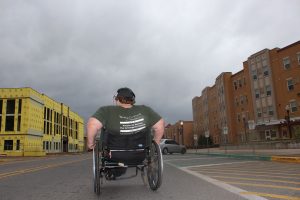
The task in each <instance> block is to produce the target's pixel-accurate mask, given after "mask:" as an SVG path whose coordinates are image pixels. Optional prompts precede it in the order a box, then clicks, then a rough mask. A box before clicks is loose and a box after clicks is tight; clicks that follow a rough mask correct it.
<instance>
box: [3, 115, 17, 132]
mask: <svg viewBox="0 0 300 200" xmlns="http://www.w3.org/2000/svg"><path fill="white" fill-rule="evenodd" d="M14 122H15V120H14V116H6V122H5V131H14V125H15V123H14Z"/></svg>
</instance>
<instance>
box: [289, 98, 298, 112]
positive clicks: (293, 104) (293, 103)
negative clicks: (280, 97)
mask: <svg viewBox="0 0 300 200" xmlns="http://www.w3.org/2000/svg"><path fill="white" fill-rule="evenodd" d="M290 108H291V112H296V111H297V110H298V105H297V101H295V100H294V101H291V102H290Z"/></svg>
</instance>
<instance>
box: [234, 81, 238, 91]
mask: <svg viewBox="0 0 300 200" xmlns="http://www.w3.org/2000/svg"><path fill="white" fill-rule="evenodd" d="M233 87H234V89H235V90H237V82H236V81H234V82H233Z"/></svg>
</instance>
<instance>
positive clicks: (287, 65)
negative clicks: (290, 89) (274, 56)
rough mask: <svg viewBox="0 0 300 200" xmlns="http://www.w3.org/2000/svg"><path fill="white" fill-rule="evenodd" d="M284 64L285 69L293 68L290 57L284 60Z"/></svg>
mask: <svg viewBox="0 0 300 200" xmlns="http://www.w3.org/2000/svg"><path fill="white" fill-rule="evenodd" d="M282 62H283V68H284V69H289V68H290V67H291V63H290V59H289V57H286V58H283V60H282Z"/></svg>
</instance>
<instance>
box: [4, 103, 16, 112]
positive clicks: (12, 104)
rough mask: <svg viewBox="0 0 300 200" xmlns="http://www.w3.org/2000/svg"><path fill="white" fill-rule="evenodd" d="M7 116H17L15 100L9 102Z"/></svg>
mask: <svg viewBox="0 0 300 200" xmlns="http://www.w3.org/2000/svg"><path fill="white" fill-rule="evenodd" d="M6 114H15V100H14V99H10V100H7V105H6Z"/></svg>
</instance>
